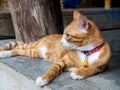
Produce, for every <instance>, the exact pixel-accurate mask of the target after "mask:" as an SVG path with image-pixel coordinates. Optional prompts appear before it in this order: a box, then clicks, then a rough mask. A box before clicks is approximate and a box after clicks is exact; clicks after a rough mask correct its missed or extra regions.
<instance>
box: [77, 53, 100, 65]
mask: <svg viewBox="0 0 120 90" xmlns="http://www.w3.org/2000/svg"><path fill="white" fill-rule="evenodd" d="M77 53H78V55H79V57H80V59H81V61H82V63H83V62H84V60H85V58H86V55H85V54H84V53H83V52H81V51H78V52H77ZM99 56H100V51H98V52H95V53H93V54H91V55H89V56H88V57H87V58H88V62H89V65H92V64H93V63H94V62H95V61H97V60H98V58H99Z"/></svg>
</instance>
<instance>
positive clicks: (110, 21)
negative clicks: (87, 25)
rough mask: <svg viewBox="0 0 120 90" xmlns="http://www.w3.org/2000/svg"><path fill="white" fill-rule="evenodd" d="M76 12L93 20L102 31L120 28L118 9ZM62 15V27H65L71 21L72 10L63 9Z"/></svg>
mask: <svg viewBox="0 0 120 90" xmlns="http://www.w3.org/2000/svg"><path fill="white" fill-rule="evenodd" d="M77 10H79V11H80V12H81V13H82V14H84V15H85V16H87V17H88V18H89V19H91V20H93V21H94V22H95V23H96V24H97V25H98V27H99V28H100V29H102V30H106V29H107V30H110V29H117V28H120V8H111V9H104V8H84V9H77ZM62 14H63V21H64V26H67V25H68V24H69V23H70V22H71V21H72V19H73V15H72V14H73V9H63V10H62Z"/></svg>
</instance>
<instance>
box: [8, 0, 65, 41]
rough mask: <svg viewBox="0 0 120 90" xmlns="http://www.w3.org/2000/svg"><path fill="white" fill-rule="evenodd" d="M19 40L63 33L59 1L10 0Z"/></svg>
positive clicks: (31, 39)
mask: <svg viewBox="0 0 120 90" xmlns="http://www.w3.org/2000/svg"><path fill="white" fill-rule="evenodd" d="M9 7H10V11H11V14H12V19H13V23H14V28H15V33H16V38H17V40H22V41H23V42H31V41H35V40H37V39H38V38H40V37H42V36H45V35H49V34H54V33H62V32H63V22H62V14H61V8H60V1H59V0H9Z"/></svg>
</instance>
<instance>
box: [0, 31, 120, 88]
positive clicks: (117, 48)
mask: <svg viewBox="0 0 120 90" xmlns="http://www.w3.org/2000/svg"><path fill="white" fill-rule="evenodd" d="M103 33H104V36H105V37H106V39H107V41H108V42H109V43H110V45H111V48H112V53H113V56H112V59H111V64H110V66H109V68H108V70H107V71H105V72H103V73H100V74H97V75H95V76H92V77H89V78H86V79H84V80H80V81H75V80H72V79H71V78H70V72H64V73H63V74H61V75H60V76H58V77H57V78H55V79H54V80H53V82H52V83H50V84H49V85H47V86H46V87H44V88H40V87H36V86H35V83H34V81H35V79H36V77H38V76H41V75H42V74H43V73H45V72H46V70H47V69H48V68H49V66H50V65H51V63H49V62H46V61H45V60H42V59H31V58H27V57H22V56H17V57H11V58H6V59H0V71H2V72H3V73H6V74H7V75H8V76H10V77H11V78H12V79H13V80H14V81H15V82H16V84H17V88H18V90H19V88H21V90H48V89H51V90H120V79H119V78H120V65H119V64H120V38H119V36H120V30H115V31H114V30H111V31H104V32H103ZM10 41H13V40H1V42H0V46H2V45H3V44H5V43H7V42H10ZM1 78H2V75H0V80H1ZM5 79H6V78H5ZM8 82H9V79H8ZM1 83H3V82H2V81H0V85H2V84H1ZM11 83H12V82H11ZM7 86H8V85H6V86H5V87H6V88H7ZM2 87H4V86H2ZM5 87H4V88H5ZM0 90H3V89H1V88H0ZM5 90H6V89H5ZM13 90H14V89H13ZM15 90H17V89H15Z"/></svg>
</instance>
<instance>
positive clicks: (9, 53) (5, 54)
mask: <svg viewBox="0 0 120 90" xmlns="http://www.w3.org/2000/svg"><path fill="white" fill-rule="evenodd" d="M11 56H12V51H2V52H0V58H7V57H11Z"/></svg>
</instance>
